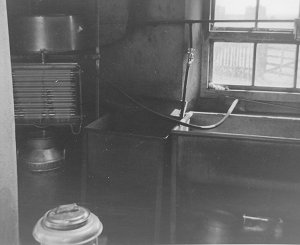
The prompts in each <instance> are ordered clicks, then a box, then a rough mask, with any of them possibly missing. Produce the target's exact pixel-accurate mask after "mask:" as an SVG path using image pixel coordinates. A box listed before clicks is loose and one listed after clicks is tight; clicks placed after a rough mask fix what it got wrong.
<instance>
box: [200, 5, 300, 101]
mask: <svg viewBox="0 0 300 245" xmlns="http://www.w3.org/2000/svg"><path fill="white" fill-rule="evenodd" d="M207 2H208V3H206V4H205V5H204V8H203V18H205V19H213V17H214V16H213V15H214V6H215V0H209V1H207ZM257 2H259V1H257ZM257 13H258V12H257ZM299 13H300V11H299ZM211 25H212V24H210V23H209V22H207V23H205V24H203V26H202V47H201V55H202V58H201V85H200V97H204V98H205V97H208V98H214V97H218V96H220V95H225V96H226V95H228V96H235V97H240V98H245V99H253V100H262V101H278V102H300V88H295V87H294V88H281V87H260V86H259V87H258V86H240V85H229V87H230V90H214V89H210V88H208V84H209V82H211V81H210V80H211V78H212V62H213V43H214V42H237V43H243V42H244V43H254V44H255V46H256V45H257V44H260V43H277V44H294V45H296V54H295V55H298V58H296V57H295V72H294V84H295V82H296V79H297V72H298V69H297V68H298V60H299V44H300V42H299V41H297V40H295V38H294V34H293V30H284V31H283V30H274V29H268V30H266V29H261V28H260V29H257V28H256V27H254V28H240V29H239V30H237V29H236V28H223V27H221V28H220V27H217V28H214V29H212V28H211ZM255 26H257V22H256V25H255ZM250 29H251V30H250ZM236 30H237V31H236ZM254 54H255V55H256V51H254ZM253 60H254V61H253V63H254V65H255V62H256V57H255V56H254V57H253ZM253 70H255V67H254V68H253ZM298 83H300V81H298Z"/></svg>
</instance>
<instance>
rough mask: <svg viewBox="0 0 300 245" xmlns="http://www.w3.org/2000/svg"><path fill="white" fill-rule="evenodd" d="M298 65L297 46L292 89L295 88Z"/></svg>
mask: <svg viewBox="0 0 300 245" xmlns="http://www.w3.org/2000/svg"><path fill="white" fill-rule="evenodd" d="M298 63H299V44H297V48H296V55H295V68H294V88H297V77H298Z"/></svg>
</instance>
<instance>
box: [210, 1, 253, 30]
mask: <svg viewBox="0 0 300 245" xmlns="http://www.w3.org/2000/svg"><path fill="white" fill-rule="evenodd" d="M255 6H256V0H216V6H215V20H254V19H255ZM214 26H215V27H254V22H252V23H251V22H250V23H215V25H214Z"/></svg>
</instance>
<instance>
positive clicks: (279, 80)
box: [255, 44, 296, 88]
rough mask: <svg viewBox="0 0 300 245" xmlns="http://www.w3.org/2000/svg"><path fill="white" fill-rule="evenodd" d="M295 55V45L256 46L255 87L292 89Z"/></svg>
mask: <svg viewBox="0 0 300 245" xmlns="http://www.w3.org/2000/svg"><path fill="white" fill-rule="evenodd" d="M295 54H296V45H291V44H258V45H257V53H256V69H255V86H264V87H285V88H291V87H293V84H294V67H295Z"/></svg>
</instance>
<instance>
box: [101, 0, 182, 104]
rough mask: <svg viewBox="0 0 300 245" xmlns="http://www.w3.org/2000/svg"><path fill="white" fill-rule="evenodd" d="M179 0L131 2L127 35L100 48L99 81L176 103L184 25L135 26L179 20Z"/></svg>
mask: <svg viewBox="0 0 300 245" xmlns="http://www.w3.org/2000/svg"><path fill="white" fill-rule="evenodd" d="M185 5H186V2H185V1H182V0H164V1H161V0H132V2H131V8H130V21H129V28H128V30H129V31H128V33H127V35H126V36H125V38H123V39H122V40H121V41H119V42H116V43H113V44H111V45H106V46H103V47H102V49H101V68H102V70H101V81H102V82H105V81H110V82H113V83H115V84H117V85H119V86H120V87H122V88H123V89H124V90H126V91H127V92H128V93H129V94H131V95H139V96H149V97H155V98H164V99H171V100H179V99H180V98H181V93H182V75H183V59H184V55H185V52H186V50H185V46H186V45H185V27H184V25H158V26H147V27H146V26H143V27H138V26H136V24H137V23H141V22H143V21H148V20H183V19H184V18H185V14H186V13H185Z"/></svg>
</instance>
